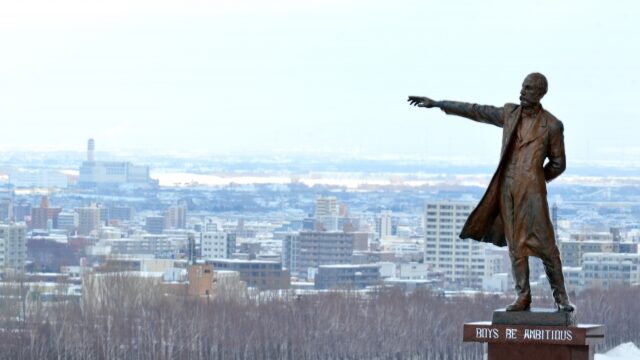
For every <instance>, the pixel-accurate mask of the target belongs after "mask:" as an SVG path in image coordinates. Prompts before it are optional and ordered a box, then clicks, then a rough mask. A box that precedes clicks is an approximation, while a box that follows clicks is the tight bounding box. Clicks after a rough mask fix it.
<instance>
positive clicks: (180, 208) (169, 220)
mask: <svg viewBox="0 0 640 360" xmlns="http://www.w3.org/2000/svg"><path fill="white" fill-rule="evenodd" d="M165 224H166V227H167V229H186V228H187V205H186V204H178V205H172V206H169V209H167V215H166V220H165Z"/></svg>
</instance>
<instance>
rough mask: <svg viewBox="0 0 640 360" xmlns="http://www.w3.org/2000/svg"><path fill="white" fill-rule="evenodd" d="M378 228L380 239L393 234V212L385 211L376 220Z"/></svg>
mask: <svg viewBox="0 0 640 360" xmlns="http://www.w3.org/2000/svg"><path fill="white" fill-rule="evenodd" d="M376 230H377V232H378V236H379V238H380V239H384V238H388V237H390V236H391V212H390V211H385V212H383V213H382V214H381V215H380V218H379V219H378V221H377V222H376Z"/></svg>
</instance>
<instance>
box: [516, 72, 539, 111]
mask: <svg viewBox="0 0 640 360" xmlns="http://www.w3.org/2000/svg"><path fill="white" fill-rule="evenodd" d="M543 96H544V93H543V92H542V89H540V86H539V85H538V79H537V78H536V77H535V76H531V75H529V76H527V77H526V78H525V79H524V82H523V83H522V90H520V105H522V106H524V107H531V106H535V105H537V104H539V103H540V99H542V97H543Z"/></svg>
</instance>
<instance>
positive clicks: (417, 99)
mask: <svg viewBox="0 0 640 360" xmlns="http://www.w3.org/2000/svg"><path fill="white" fill-rule="evenodd" d="M407 101H408V102H409V105H413V106H418V107H425V108H432V107H434V106H436V101H434V100H431V99H429V98H428V97H426V96H409V98H408V99H407Z"/></svg>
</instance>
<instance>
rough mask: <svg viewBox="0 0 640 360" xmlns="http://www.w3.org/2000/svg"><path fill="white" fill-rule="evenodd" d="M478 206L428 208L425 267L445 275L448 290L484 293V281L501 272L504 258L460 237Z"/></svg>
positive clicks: (446, 203) (443, 203)
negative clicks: (469, 290) (474, 290)
mask: <svg viewBox="0 0 640 360" xmlns="http://www.w3.org/2000/svg"><path fill="white" fill-rule="evenodd" d="M474 206H475V204H474V203H471V202H452V201H441V202H432V203H428V204H427V205H426V207H425V222H424V223H425V224H424V225H425V251H424V263H425V264H427V266H429V267H430V269H431V270H432V271H438V272H441V273H442V274H443V275H444V279H445V282H446V286H447V287H450V288H458V289H465V288H470V289H481V288H482V279H483V278H484V277H486V276H491V275H493V274H495V273H497V272H499V271H500V267H501V257H500V256H499V255H496V254H490V253H489V252H488V251H487V246H493V245H488V244H484V243H481V242H478V241H475V240H470V239H467V240H462V239H460V238H459V237H458V234H460V231H461V230H462V226H463V225H464V223H465V221H466V220H467V218H468V217H469V214H470V213H471V211H472V210H473V208H474Z"/></svg>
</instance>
